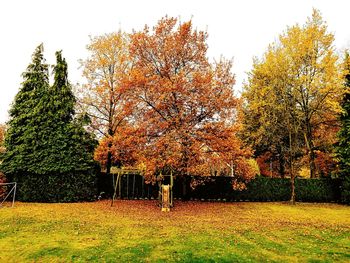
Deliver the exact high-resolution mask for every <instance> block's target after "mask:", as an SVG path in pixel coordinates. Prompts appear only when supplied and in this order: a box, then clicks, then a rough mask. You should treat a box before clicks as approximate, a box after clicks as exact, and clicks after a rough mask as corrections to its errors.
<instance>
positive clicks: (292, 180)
mask: <svg viewBox="0 0 350 263" xmlns="http://www.w3.org/2000/svg"><path fill="white" fill-rule="evenodd" d="M290 185H291V191H292V194H291V196H290V203H291V204H292V205H295V176H294V175H291V177H290Z"/></svg>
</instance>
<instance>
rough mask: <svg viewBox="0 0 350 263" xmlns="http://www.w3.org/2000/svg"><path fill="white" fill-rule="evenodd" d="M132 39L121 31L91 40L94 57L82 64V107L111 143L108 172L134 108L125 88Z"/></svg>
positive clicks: (97, 128) (96, 129) (90, 47)
mask: <svg viewBox="0 0 350 263" xmlns="http://www.w3.org/2000/svg"><path fill="white" fill-rule="evenodd" d="M128 43H129V40H128V36H127V35H126V34H124V33H122V32H121V31H119V32H117V33H111V34H106V35H103V36H98V37H95V38H92V39H91V43H90V44H89V45H88V46H87V49H88V51H89V52H90V56H89V58H88V59H86V60H84V61H82V62H81V64H82V66H83V76H84V77H85V78H86V80H87V83H86V84H84V85H83V86H82V87H81V88H80V89H79V93H80V94H81V95H79V98H80V105H82V106H83V110H84V111H85V112H86V113H87V114H88V116H90V118H91V120H92V124H91V126H92V128H93V129H94V130H95V131H96V132H97V133H98V134H99V137H101V136H102V138H105V139H103V140H104V141H105V142H106V141H107V148H105V150H106V151H107V153H106V155H107V162H106V168H107V172H108V173H109V172H110V168H111V165H112V152H111V148H112V140H113V136H114V135H115V133H116V132H117V130H118V128H119V127H120V126H122V125H123V124H124V122H125V119H126V117H127V116H128V115H129V114H130V111H131V105H129V104H128V100H127V99H126V94H125V90H124V89H123V86H122V85H121V81H122V79H123V78H124V75H126V74H128V71H129V70H130V67H131V60H130V58H129V50H128Z"/></svg>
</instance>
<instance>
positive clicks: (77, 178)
mask: <svg viewBox="0 0 350 263" xmlns="http://www.w3.org/2000/svg"><path fill="white" fill-rule="evenodd" d="M11 181H14V182H17V194H16V196H17V197H16V199H17V200H19V201H25V202H49V203H54V202H78V201H93V200H96V199H97V193H98V188H97V177H96V173H95V172H94V171H88V172H86V171H85V172H84V173H78V172H75V173H66V174H50V175H38V174H20V175H18V174H17V175H14V176H11Z"/></svg>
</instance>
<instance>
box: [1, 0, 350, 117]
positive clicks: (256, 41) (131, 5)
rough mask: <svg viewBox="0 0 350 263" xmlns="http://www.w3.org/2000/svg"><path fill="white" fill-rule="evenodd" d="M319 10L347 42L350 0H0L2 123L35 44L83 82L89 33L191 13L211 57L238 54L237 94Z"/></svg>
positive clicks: (340, 44) (341, 42)
mask: <svg viewBox="0 0 350 263" xmlns="http://www.w3.org/2000/svg"><path fill="white" fill-rule="evenodd" d="M313 7H314V8H317V9H319V10H320V11H321V13H322V16H323V18H324V20H326V21H327V23H328V30H329V31H330V32H332V33H334V34H335V39H336V40H335V46H336V48H337V49H338V50H339V51H342V50H344V49H345V48H349V47H350V29H349V28H350V15H349V7H350V1H347V0H343V1H342V0H332V1H331V0H324V1H323V0H318V1H317V0H314V1H313V0H292V1H289V0H288V1H287V0H284V1H281V0H275V1H273V0H269V1H267V0H265V1H263V0H256V1H253V0H241V1H235V0H231V1H230V0H215V1H209V0H202V1H200V0H198V1H196V0H169V1H168V0H143V1H142V0H139V1H137V0H126V1H125V0H124V1H117V0H114V1H113V0H96V1H92V0H85V1H84V0H50V1H48V0H30V1H28V0H22V1H20V0H0V72H1V73H0V123H4V122H6V121H7V120H8V110H9V108H10V104H11V103H12V101H13V99H14V96H15V94H16V93H17V92H18V90H19V87H20V85H21V82H22V77H21V74H22V72H23V71H24V70H25V69H26V67H27V65H28V64H29V63H30V61H31V55H32V53H33V51H34V49H35V47H36V46H38V45H39V44H40V43H44V48H45V57H46V59H47V62H48V63H49V64H53V63H54V62H55V59H54V53H55V51H57V50H61V49H62V50H63V55H64V56H65V58H66V59H67V62H68V66H69V79H70V81H71V83H72V84H75V83H77V82H80V83H81V82H83V79H82V77H81V71H80V69H79V63H78V59H84V58H86V57H87V55H88V54H87V52H86V48H85V47H86V45H87V44H88V43H89V36H96V35H101V34H105V33H110V32H113V31H117V30H118V29H119V28H120V29H122V30H123V31H126V32H131V30H132V29H136V30H140V29H142V28H143V27H144V25H145V24H148V25H149V26H153V25H155V24H156V23H157V21H158V20H159V19H160V18H161V17H163V16H165V15H168V16H174V17H180V19H181V20H182V21H187V20H189V19H191V18H192V21H193V24H194V26H195V27H196V28H198V29H201V30H207V31H208V33H209V39H208V45H209V50H208V57H209V58H218V57H219V56H220V55H223V56H224V57H226V58H233V59H234V67H233V72H234V74H235V75H236V85H235V90H236V94H238V93H239V91H240V90H241V87H242V82H243V80H244V79H246V72H248V71H249V70H250V69H251V65H252V58H253V56H258V57H261V55H262V54H263V53H264V51H265V50H266V48H267V46H268V44H269V43H272V42H273V41H275V40H276V39H277V37H278V35H279V34H280V33H282V32H283V31H284V30H285V29H286V27H287V26H288V25H289V26H291V25H294V24H296V23H299V24H303V23H305V21H306V19H307V17H308V16H311V14H312V8H313Z"/></svg>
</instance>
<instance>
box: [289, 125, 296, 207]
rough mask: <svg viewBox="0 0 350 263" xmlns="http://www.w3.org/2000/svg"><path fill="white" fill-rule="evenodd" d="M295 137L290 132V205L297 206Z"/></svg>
mask: <svg viewBox="0 0 350 263" xmlns="http://www.w3.org/2000/svg"><path fill="white" fill-rule="evenodd" d="M292 140H293V137H292V132H291V130H289V151H290V170H289V174H290V183H291V196H290V203H291V204H292V205H295V174H294V149H293V141H292Z"/></svg>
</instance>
